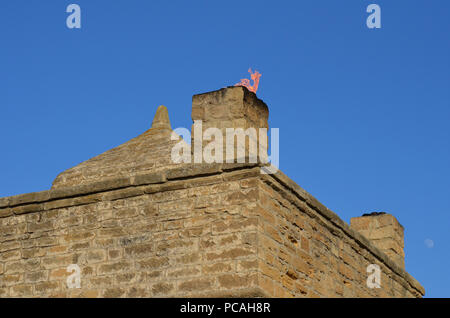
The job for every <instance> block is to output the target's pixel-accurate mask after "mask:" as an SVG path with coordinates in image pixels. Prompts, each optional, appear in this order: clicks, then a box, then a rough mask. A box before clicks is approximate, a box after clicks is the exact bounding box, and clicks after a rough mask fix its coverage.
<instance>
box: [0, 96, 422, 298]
mask: <svg viewBox="0 0 450 318" xmlns="http://www.w3.org/2000/svg"><path fill="white" fill-rule="evenodd" d="M192 119H193V120H200V119H201V120H203V123H204V129H206V128H207V127H218V128H220V129H225V128H226V127H242V128H247V127H265V128H267V127H268V122H267V120H268V108H267V106H266V105H265V104H264V103H263V102H262V101H261V100H259V99H258V98H257V97H256V95H255V94H254V93H252V92H249V91H248V90H247V89H245V88H243V87H229V88H224V89H221V90H218V91H214V92H210V93H206V94H200V95H195V96H194V97H193V105H192ZM171 134H172V130H171V126H170V122H169V117H168V114H167V110H166V109H165V107H160V108H159V109H158V111H157V114H156V116H155V119H154V121H153V124H152V127H151V128H150V129H149V130H147V131H146V132H144V133H143V134H142V135H140V136H138V137H136V138H134V139H132V140H130V141H128V142H126V143H125V144H123V145H121V146H118V147H116V148H114V149H112V150H109V151H107V152H105V153H103V154H101V155H99V156H97V157H95V158H92V159H90V160H88V161H85V162H83V163H81V164H79V165H78V166H76V167H73V168H71V169H69V170H67V171H64V172H63V173H61V174H60V175H59V176H58V177H57V178H56V179H55V181H54V183H53V186H52V188H51V189H50V190H47V191H43V192H38V193H28V194H23V195H17V196H13V197H6V198H0V297H194V296H198V297H203V296H205V297H211V296H213V297H214V296H216V297H226V296H240V297H421V296H423V295H424V289H423V287H422V286H421V285H420V284H419V283H418V282H417V281H416V280H415V279H414V278H413V277H411V276H410V275H409V274H408V273H407V272H406V271H405V269H404V252H403V227H402V226H401V225H400V224H399V223H398V222H397V220H396V219H395V218H394V217H393V216H392V215H389V214H371V215H365V216H362V217H357V218H353V219H352V220H351V225H350V226H349V225H348V224H347V223H345V222H344V221H342V220H341V219H340V218H339V217H338V216H337V215H336V214H335V213H333V212H332V211H330V210H329V209H328V208H326V207H325V206H323V205H322V204H321V203H320V202H318V201H317V200H316V199H315V198H314V197H313V196H311V195H310V194H309V193H307V192H306V191H305V190H303V189H302V188H301V187H300V186H298V185H297V184H296V183H295V182H293V181H292V180H291V179H289V177H287V176H286V175H284V174H283V173H282V172H281V171H278V172H277V173H275V174H262V173H261V168H262V167H261V166H262V165H261V164H259V163H241V164H239V163H228V164H217V163H214V164H205V163H201V164H196V163H192V164H190V163H181V164H175V163H173V162H172V160H171V149H172V147H173V146H174V144H175V143H176V142H178V141H174V140H171ZM71 264H76V265H77V266H78V268H79V270H80V272H79V277H80V286H79V287H80V288H76V287H78V286H76V287H75V288H69V287H74V286H73V285H72V286H70V285H68V284H67V279H68V277H72V275H75V274H78V273H77V270H74V272H68V267H69V266H70V265H71ZM370 264H375V265H378V266H379V269H380V281H379V283H380V288H369V287H368V285H367V279H368V277H369V275H370V273H368V272H367V268H368V266H369V265H370Z"/></svg>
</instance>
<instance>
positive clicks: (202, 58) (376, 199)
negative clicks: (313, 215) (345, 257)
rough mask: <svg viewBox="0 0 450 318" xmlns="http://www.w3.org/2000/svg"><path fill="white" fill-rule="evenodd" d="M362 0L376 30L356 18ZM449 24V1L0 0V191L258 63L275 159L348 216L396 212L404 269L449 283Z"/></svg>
mask: <svg viewBox="0 0 450 318" xmlns="http://www.w3.org/2000/svg"><path fill="white" fill-rule="evenodd" d="M70 3H77V4H79V5H80V6H81V9H82V28H81V30H71V29H68V28H67V27H66V22H65V21H66V17H67V16H68V14H67V13H66V12H65V11H66V7H67V5H68V4H70ZM370 3H377V4H379V5H380V6H381V9H382V28H381V29H378V30H369V29H368V28H367V27H366V24H365V20H366V17H367V16H368V14H367V13H366V7H367V5H369V4H370ZM449 35H450V1H448V0H414V1H411V0H409V1H406V0H396V1H392V0H389V1H387V0H373V1H366V0H345V1H344V0H342V1H336V0H314V1H313V0H310V1H281V0H280V1H261V0H259V1H251V0H247V1H231V0H227V1H219V0H214V1H211V0H202V1H198V0H189V1H187V0H182V1H173V0H164V1H157V0H152V1H148V0H145V1H144V0H133V1H129V0H110V1H105V0H96V1H92V0H89V1H88V0H71V1H65V0H46V1H41V0H39V1H38V0H26V1H25V0H2V1H0V40H1V42H0V45H1V47H0V74H1V77H0V81H1V82H0V107H1V108H0V109H1V116H0V147H1V148H0V149H1V152H0V154H1V155H0V176H1V180H0V196H10V195H15V194H20V193H25V192H34V191H41V190H45V189H48V188H50V186H51V183H52V181H53V179H54V178H55V177H56V175H57V174H58V173H60V172H61V171H63V170H65V169H68V168H70V167H72V166H74V165H76V164H78V163H80V162H82V161H84V160H86V159H89V158H91V157H93V156H95V155H97V154H100V153H102V152H104V151H106V150H108V149H111V148H112V147H114V146H117V145H119V144H121V143H123V142H126V141H127V140H129V139H131V138H132V137H135V136H137V135H139V134H140V133H142V132H144V131H145V130H146V129H148V128H149V127H150V125H151V121H152V119H153V115H154V112H155V110H156V108H157V106H158V105H160V104H164V105H166V106H167V107H168V109H169V114H170V118H171V122H172V127H173V128H175V127H188V128H189V127H190V125H191V119H190V110H191V97H192V95H193V94H196V93H203V92H207V91H211V90H215V89H219V88H221V87H224V86H228V85H232V84H235V83H237V82H238V81H239V80H240V79H241V78H244V77H247V76H248V73H247V69H248V68H249V67H252V68H254V69H257V70H258V71H260V72H261V73H262V78H261V82H260V89H259V91H258V96H259V97H260V98H261V99H263V100H264V101H265V102H266V103H267V104H268V106H269V109H270V120H269V122H270V125H271V127H278V128H280V139H281V145H280V147H281V149H280V161H281V163H280V168H281V170H282V171H283V172H284V173H286V174H287V175H288V176H290V177H291V178H292V179H293V180H295V181H296V182H297V183H298V184H299V185H301V186H302V187H303V188H305V189H306V190H307V191H309V192H310V193H311V194H313V195H314V196H316V198H318V199H319V200H320V201H321V202H322V203H324V204H325V205H326V206H328V207H329V208H330V209H331V210H333V211H335V212H336V213H338V214H339V215H340V216H341V217H342V218H343V219H344V220H345V221H347V222H349V220H350V218H351V217H353V216H359V215H361V214H363V213H367V212H371V211H387V212H389V213H392V214H394V215H395V216H396V217H397V218H398V219H399V221H400V222H401V223H402V224H403V225H404V227H405V229H406V232H405V235H406V242H405V244H406V269H407V271H408V272H409V273H411V274H412V275H413V276H414V277H415V278H416V279H417V280H418V281H419V282H421V283H422V284H423V285H424V287H425V288H426V291H427V296H429V297H448V296H450V291H449V290H450V287H449V285H450V274H449V269H450V248H449V245H448V244H449V243H450V240H449V231H450V195H449V193H450V165H449V163H450V148H449V140H450V125H449V119H450V78H449V77H450V36H449ZM426 240H432V241H433V242H434V246H433V247H430V246H431V245H428V246H427V244H426V243H425V242H426Z"/></svg>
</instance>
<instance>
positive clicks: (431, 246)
mask: <svg viewBox="0 0 450 318" xmlns="http://www.w3.org/2000/svg"><path fill="white" fill-rule="evenodd" d="M425 245H426V246H427V247H428V248H433V247H434V242H433V240H431V239H426V240H425Z"/></svg>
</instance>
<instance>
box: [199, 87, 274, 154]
mask: <svg viewBox="0 0 450 318" xmlns="http://www.w3.org/2000/svg"><path fill="white" fill-rule="evenodd" d="M268 118H269V109H268V107H267V105H266V104H265V103H264V102H263V101H262V100H260V99H258V97H257V96H256V94H255V93H253V92H250V91H249V90H248V89H247V88H245V87H242V86H230V87H226V88H222V89H220V90H217V91H213V92H209V93H204V94H198V95H194V96H193V97H192V120H193V121H194V124H193V126H192V130H191V131H192V150H193V152H194V162H196V159H195V152H196V151H200V150H199V147H200V145H199V143H195V140H196V138H201V137H203V138H201V142H200V144H201V145H202V146H203V147H205V145H207V144H208V143H210V142H211V141H217V138H215V137H216V135H215V134H213V135H212V136H210V138H208V135H211V133H208V132H211V131H212V130H211V129H209V128H218V130H220V131H221V133H222V136H223V139H222V145H223V149H222V150H223V162H230V161H229V160H233V162H236V161H237V162H244V161H245V162H249V160H250V158H249V157H251V156H253V158H254V159H255V161H253V162H257V160H258V158H260V157H259V156H258V154H259V153H258V150H257V151H256V153H255V151H254V144H253V143H256V145H257V149H259V148H260V146H261V145H260V144H259V143H260V142H263V143H264V142H265V145H266V147H265V148H263V147H261V148H262V151H263V152H264V153H265V154H267V129H268V128H269V124H268ZM200 121H201V129H200V126H199V125H198V124H199V123H200ZM196 125H197V128H196ZM230 128H232V129H235V132H236V135H234V136H231V137H229V138H228V143H230V141H231V142H233V144H232V145H230V146H228V148H233V149H232V150H231V151H232V152H233V154H232V155H231V152H230V149H227V129H230ZM239 128H241V129H242V130H243V131H244V133H245V135H244V133H242V131H241V133H242V134H241V137H242V138H244V137H245V145H244V146H242V147H239V146H237V144H238V140H239V137H238V136H237V135H238V134H239V131H238V130H237V129H239ZM260 128H264V129H265V130H260ZM208 129H209V131H208ZM252 132H255V133H256V134H253V133H252ZM199 135H203V136H199ZM205 136H206V138H205ZM243 136H244V137H243ZM260 137H261V138H260ZM264 138H265V140H264ZM197 140H200V139H197ZM233 145H234V146H233ZM241 145H242V143H241ZM196 149H197V150H196ZM227 152H228V153H227ZM243 154H244V155H243ZM255 157H256V158H255ZM227 158H228V161H226V159H227ZM197 162H198V161H197ZM250 162H252V161H250Z"/></svg>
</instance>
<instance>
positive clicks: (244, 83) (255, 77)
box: [234, 68, 261, 93]
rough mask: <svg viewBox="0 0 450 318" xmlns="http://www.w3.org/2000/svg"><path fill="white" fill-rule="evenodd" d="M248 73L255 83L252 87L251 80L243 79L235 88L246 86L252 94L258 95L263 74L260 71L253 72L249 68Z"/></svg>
mask: <svg viewBox="0 0 450 318" xmlns="http://www.w3.org/2000/svg"><path fill="white" fill-rule="evenodd" d="M248 72H249V73H250V78H251V79H252V81H253V85H250V80H249V79H248V78H243V79H241V81H240V82H239V83H237V84H236V85H234V86H244V87H247V88H248V90H249V91H250V92H253V93H256V91H257V90H258V85H259V78H260V77H261V73H259V72H258V71H255V72H254V73H253V72H252V69H251V68H249V69H248Z"/></svg>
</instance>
